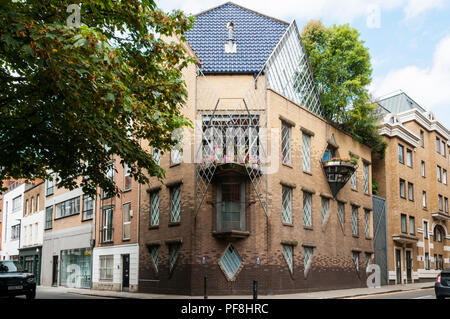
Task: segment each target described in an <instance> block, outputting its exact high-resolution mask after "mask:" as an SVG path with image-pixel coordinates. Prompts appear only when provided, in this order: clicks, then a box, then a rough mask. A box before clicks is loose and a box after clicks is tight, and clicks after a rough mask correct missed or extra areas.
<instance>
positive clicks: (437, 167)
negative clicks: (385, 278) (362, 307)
mask: <svg viewBox="0 0 450 319" xmlns="http://www.w3.org/2000/svg"><path fill="white" fill-rule="evenodd" d="M378 102H379V104H380V109H381V110H382V112H383V113H384V119H383V121H382V123H381V124H380V125H381V126H380V133H381V134H382V135H383V136H384V138H385V140H386V142H387V143H388V147H387V150H386V156H385V158H383V159H379V158H377V159H374V165H373V166H374V167H373V175H374V181H375V182H376V183H377V184H378V195H379V196H381V197H384V198H385V199H386V206H387V216H388V218H387V234H388V261H389V282H390V283H396V284H400V283H402V284H403V283H412V282H420V281H426V280H430V281H431V280H434V279H435V278H436V276H437V274H438V273H439V271H440V270H441V269H443V268H445V267H449V262H450V241H449V240H450V236H449V233H448V227H449V220H450V215H449V211H448V198H449V197H450V191H449V186H448V180H447V172H448V170H449V163H450V156H449V154H450V153H449V148H448V145H449V144H448V142H449V138H450V134H449V133H450V132H449V131H448V129H447V128H445V127H444V126H443V125H442V124H441V123H440V122H439V121H437V119H435V117H434V115H433V114H432V113H431V112H427V111H426V110H425V109H423V108H422V107H421V106H420V105H418V104H417V103H416V102H415V101H414V100H412V99H411V98H410V97H409V96H408V95H406V94H405V93H403V92H398V93H395V94H392V95H391V96H388V97H385V98H383V99H381V100H380V101H378Z"/></svg>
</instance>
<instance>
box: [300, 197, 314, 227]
mask: <svg viewBox="0 0 450 319" xmlns="http://www.w3.org/2000/svg"><path fill="white" fill-rule="evenodd" d="M312 195H313V194H311V193H310V192H307V191H303V209H302V211H303V226H306V227H313V220H312ZM308 201H309V202H308ZM308 207H309V208H308ZM308 209H309V210H308Z"/></svg>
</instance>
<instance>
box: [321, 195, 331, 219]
mask: <svg viewBox="0 0 450 319" xmlns="http://www.w3.org/2000/svg"><path fill="white" fill-rule="evenodd" d="M329 202H330V200H329V199H328V198H324V197H322V223H323V222H324V221H325V218H326V217H327V214H328V204H329Z"/></svg>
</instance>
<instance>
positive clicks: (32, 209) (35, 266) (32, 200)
mask: <svg viewBox="0 0 450 319" xmlns="http://www.w3.org/2000/svg"><path fill="white" fill-rule="evenodd" d="M44 194H45V183H44V182H43V181H41V182H37V183H36V184H35V185H34V186H33V187H31V188H29V189H27V190H26V191H25V192H24V194H23V197H24V198H23V200H24V203H25V204H24V206H23V218H22V220H21V230H20V236H21V241H20V247H19V261H20V262H21V263H22V264H23V265H24V268H25V269H26V270H28V272H30V273H33V274H34V276H35V278H36V282H37V284H38V285H39V284H40V282H41V280H40V278H41V256H42V244H43V240H44V220H45V209H44V202H45V196H44Z"/></svg>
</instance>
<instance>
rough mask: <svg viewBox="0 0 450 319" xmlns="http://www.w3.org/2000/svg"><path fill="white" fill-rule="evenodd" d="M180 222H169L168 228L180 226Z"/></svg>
mask: <svg viewBox="0 0 450 319" xmlns="http://www.w3.org/2000/svg"><path fill="white" fill-rule="evenodd" d="M180 225H181V222H169V227H175V226H180Z"/></svg>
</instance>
